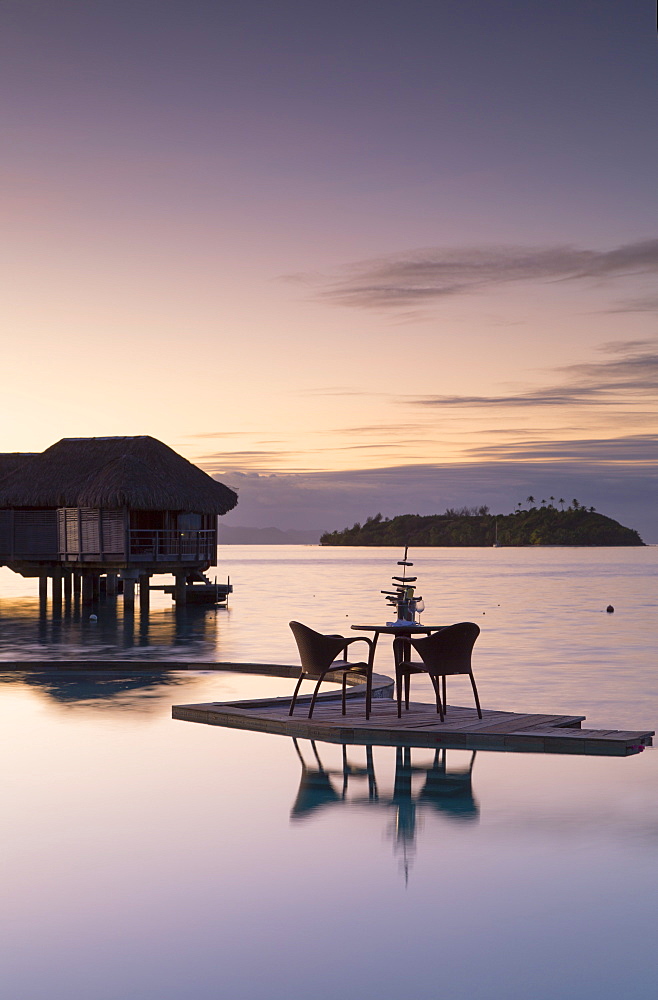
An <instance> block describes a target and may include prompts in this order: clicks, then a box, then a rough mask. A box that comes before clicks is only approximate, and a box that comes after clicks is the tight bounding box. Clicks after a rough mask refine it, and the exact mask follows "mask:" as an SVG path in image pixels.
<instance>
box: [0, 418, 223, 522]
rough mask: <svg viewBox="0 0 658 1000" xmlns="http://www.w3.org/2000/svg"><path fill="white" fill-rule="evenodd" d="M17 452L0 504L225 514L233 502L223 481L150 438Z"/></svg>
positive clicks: (65, 443)
mask: <svg viewBox="0 0 658 1000" xmlns="http://www.w3.org/2000/svg"><path fill="white" fill-rule="evenodd" d="M2 457H5V458H6V457H7V456H2ZM9 457H12V456H9ZM19 457H20V458H21V459H24V461H20V462H17V463H15V465H14V468H13V470H12V471H9V472H8V474H6V475H4V476H3V478H0V508H2V507H4V508H6V507H103V508H105V509H109V508H118V507H130V508H131V509H133V510H185V511H195V512H196V513H199V514H225V513H226V512H227V511H229V510H231V509H232V508H233V507H235V505H236V503H237V502H238V497H237V494H236V493H234V491H233V490H231V489H229V488H228V486H224V485H223V484H222V483H218V482H217V481H216V480H214V479H212V478H211V477H210V476H208V475H207V474H206V473H205V472H202V470H201V469H199V468H197V466H196V465H192V463H191V462H188V461H187V459H185V458H183V457H182V456H181V455H178V454H177V453H176V452H175V451H173V450H172V449H171V448H168V447H167V445H166V444H163V443H162V442H161V441H156V439H155V438H152V437H147V436H143V437H107V438H64V439H63V440H62V441H58V442H57V444H53V445H51V446H50V448H47V449H46V451H44V452H42V453H40V454H37V455H30V456H19ZM8 467H9V468H11V466H10V464H9V463H8ZM2 473H3V466H2V465H1V464H0V476H2Z"/></svg>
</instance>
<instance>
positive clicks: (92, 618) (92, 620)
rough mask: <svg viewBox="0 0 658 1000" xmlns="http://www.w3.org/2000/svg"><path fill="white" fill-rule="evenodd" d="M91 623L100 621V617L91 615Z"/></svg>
mask: <svg viewBox="0 0 658 1000" xmlns="http://www.w3.org/2000/svg"><path fill="white" fill-rule="evenodd" d="M89 621H90V622H97V621H98V615H89Z"/></svg>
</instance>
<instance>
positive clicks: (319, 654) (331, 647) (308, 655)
mask: <svg viewBox="0 0 658 1000" xmlns="http://www.w3.org/2000/svg"><path fill="white" fill-rule="evenodd" d="M290 628H291V629H292V634H293V635H294V637H295V640H296V642H297V646H298V648H299V657H300V659H301V661H302V669H301V673H300V675H299V680H298V681H297V686H296V687H295V691H294V693H293V696H292V701H291V703H290V712H289V713H288V714H289V715H292V713H293V712H294V710H295V703H296V701H297V695H298V693H299V688H300V686H301V683H302V681H303V680H304V678H305V677H317V678H318V681H317V684H316V685H315V690H314V691H313V697H312V698H311V706H310V708H309V710H308V717H309V719H310V718H311V716H312V715H313V709H314V708H315V702H316V699H317V697H318V690H319V688H320V684H321V683H322V681H323V679H324V677H325V675H326V674H328V673H330V672H331V671H335V672H336V673H340V672H341V671H342V674H343V699H342V710H343V715H345V712H346V708H345V688H346V684H347V675H348V674H349V673H351V672H355V673H361V674H362V673H364V671H365V673H366V680H367V683H366V719H369V718H370V703H371V699H372V659H373V653H374V644H373V641H372V639H368V638H367V636H364V635H359V636H355V637H354V638H349V639H346V638H344V637H343V636H341V635H322V634H321V633H320V632H314V631H313V629H312V628H309V627H308V625H302V624H301V623H300V622H290ZM353 642H367V643H368V648H369V650H370V654H369V657H368V662H367V663H348V662H347V647H348V646H349V645H350V644H351V643H353ZM339 653H342V654H343V659H342V660H340V661H338V662H335V661H336V657H337V656H338V654H339Z"/></svg>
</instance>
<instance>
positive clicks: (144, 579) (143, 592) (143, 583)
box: [139, 573, 151, 615]
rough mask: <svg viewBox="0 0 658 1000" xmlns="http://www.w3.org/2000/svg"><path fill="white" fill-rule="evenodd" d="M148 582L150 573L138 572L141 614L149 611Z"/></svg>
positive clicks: (149, 581)
mask: <svg viewBox="0 0 658 1000" xmlns="http://www.w3.org/2000/svg"><path fill="white" fill-rule="evenodd" d="M150 583H151V574H150V573H140V574H139V610H140V612H141V613H142V614H143V615H147V614H148V613H149V598H150V593H151V592H150V589H149V587H150Z"/></svg>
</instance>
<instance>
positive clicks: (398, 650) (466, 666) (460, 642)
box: [393, 622, 482, 722]
mask: <svg viewBox="0 0 658 1000" xmlns="http://www.w3.org/2000/svg"><path fill="white" fill-rule="evenodd" d="M479 634H480V629H479V627H478V626H477V625H476V624H475V623H474V622H459V623H458V624H457V625H448V626H447V628H444V629H441V630H440V631H439V632H434V633H433V634H432V635H428V636H424V637H423V638H422V639H411V638H407V637H406V636H405V637H402V636H398V637H397V638H396V639H395V642H394V644H393V647H394V653H395V681H396V689H397V697H398V719H399V718H401V716H402V678H403V677H404V701H405V706H406V708H409V680H410V677H411V674H419V673H427V674H429V676H430V680H431V682H432V686H433V688H434V693H435V695H436V710H437V712H438V713H439V716H440V718H441V722H443V713H444V710H445V708H446V704H447V703H446V676H447V675H449V674H468V676H469V677H470V679H471V685H472V687H473V694H474V695H475V706H476V708H477V713H478V718H480V719H481V718H482V709H481V708H480V699H479V698H478V692H477V688H476V686H475V678H474V677H473V669H472V667H471V653H472V651H473V646H474V644H475V640H476V639H477V637H478V635H479ZM410 646H413V648H414V649H415V650H416V652H417V653H418V655H419V656H420V658H421V661H422V662H418V660H411V659H410V648H409V647H410ZM439 677H441V678H442V681H443V704H442V702H441V695H440V693H439Z"/></svg>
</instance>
